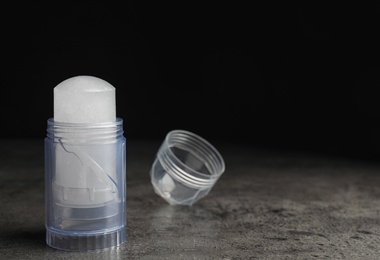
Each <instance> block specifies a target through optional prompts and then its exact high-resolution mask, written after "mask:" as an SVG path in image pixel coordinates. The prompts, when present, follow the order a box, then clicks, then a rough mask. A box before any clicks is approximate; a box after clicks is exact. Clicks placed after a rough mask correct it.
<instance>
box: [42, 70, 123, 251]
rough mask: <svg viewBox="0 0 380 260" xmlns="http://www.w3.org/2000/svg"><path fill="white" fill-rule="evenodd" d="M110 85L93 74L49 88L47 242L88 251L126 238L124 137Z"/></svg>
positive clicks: (112, 88)
mask: <svg viewBox="0 0 380 260" xmlns="http://www.w3.org/2000/svg"><path fill="white" fill-rule="evenodd" d="M123 134H124V132H123V120H122V119H121V118H118V117H116V102H115V88H114V87H113V86H112V85H111V84H109V83H108V82H106V81H104V80H102V79H99V78H96V77H92V76H76V77H72V78H69V79H67V80H65V81H63V82H61V83H60V84H58V85H57V86H56V87H55V88H54V117H53V118H49V119H48V121H47V136H46V138H45V225H46V243H47V244H48V245H49V246H51V247H53V248H56V249H61V250H67V251H91V250H100V249H105V248H110V247H114V246H118V245H120V244H122V243H123V242H124V241H125V239H126V140H125V138H124V135H123Z"/></svg>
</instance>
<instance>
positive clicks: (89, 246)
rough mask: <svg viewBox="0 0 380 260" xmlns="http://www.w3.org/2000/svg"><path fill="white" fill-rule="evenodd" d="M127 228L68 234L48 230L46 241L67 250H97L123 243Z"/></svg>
mask: <svg viewBox="0 0 380 260" xmlns="http://www.w3.org/2000/svg"><path fill="white" fill-rule="evenodd" d="M125 240H126V230H125V228H124V227H123V228H121V229H118V230H115V231H112V232H107V233H95V234H85V235H82V234H78V235H68V234H66V233H61V232H57V231H55V230H49V229H47V230H46V243H47V244H48V245H49V246H51V247H53V248H55V249H59V250H65V251H95V250H102V249H106V248H111V247H115V246H119V245H121V244H123V243H124V242H125Z"/></svg>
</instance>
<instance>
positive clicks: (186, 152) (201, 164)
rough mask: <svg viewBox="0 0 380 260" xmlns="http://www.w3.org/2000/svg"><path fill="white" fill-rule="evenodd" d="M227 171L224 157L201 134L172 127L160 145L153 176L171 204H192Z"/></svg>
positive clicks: (152, 171) (156, 185) (158, 187)
mask: <svg viewBox="0 0 380 260" xmlns="http://www.w3.org/2000/svg"><path fill="white" fill-rule="evenodd" d="M224 170H225V164H224V160H223V157H222V156H221V154H220V153H219V152H218V150H217V149H216V148H215V147H214V146H212V145H211V144H210V143H209V142H208V141H206V140H205V139H203V138H202V137H200V136H198V135H196V134H194V133H191V132H189V131H185V130H173V131H171V132H169V133H168V134H167V135H166V138H165V140H164V141H163V143H162V144H161V146H160V148H159V150H158V152H157V155H156V158H155V161H154V163H153V165H152V168H151V171H150V176H151V181H152V185H153V188H154V190H155V192H156V193H157V194H158V195H159V196H161V197H162V198H163V199H164V200H166V201H167V202H168V203H169V204H171V205H189V206H190V205H193V204H194V203H196V202H197V201H199V200H200V199H202V198H203V197H205V196H206V195H207V194H208V193H209V192H210V190H211V189H212V187H213V186H214V184H215V183H216V182H217V180H218V179H219V178H220V176H221V175H222V174H223V172H224Z"/></svg>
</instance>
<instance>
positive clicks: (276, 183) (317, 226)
mask: <svg viewBox="0 0 380 260" xmlns="http://www.w3.org/2000/svg"><path fill="white" fill-rule="evenodd" d="M127 142H128V143H127V162H128V165H127V182H128V183H127V189H128V190H127V194H128V195H127V196H128V197H127V202H128V205H127V207H128V208H127V209H128V213H127V222H128V223H127V226H128V227H127V242H126V243H125V244H124V245H122V246H121V247H119V248H116V249H110V250H105V251H101V252H87V253H71V252H61V251H57V250H54V249H51V248H49V247H48V246H46V245H45V229H44V166H43V163H44V162H43V157H44V154H43V140H1V141H0V207H1V210H0V259H316V258H322V259H379V258H380V164H376V163H374V162H372V163H368V162H367V163H366V162H358V161H349V160H344V159H337V158H335V159H334V158H326V157H322V156H316V155H311V154H310V155H308V154H296V153H281V152H277V153H272V152H265V151H258V150H251V149H249V148H248V147H241V146H236V145H231V144H215V146H216V147H217V148H218V149H219V151H220V152H221V153H222V155H223V156H224V159H225V161H226V167H227V168H226V172H225V173H224V175H223V176H222V177H221V179H220V180H219V181H218V182H217V183H216V185H215V187H214V188H213V189H212V191H211V192H210V194H209V195H208V196H207V197H205V198H204V199H202V200H201V201H199V202H198V203H197V204H195V205H193V206H192V207H187V206H170V205H168V204H167V203H166V202H165V201H164V200H163V199H161V198H160V197H158V196H157V195H156V194H155V193H154V191H153V188H152V186H151V184H150V179H149V169H150V165H151V163H152V162H153V159H154V155H155V153H156V151H157V149H158V146H159V143H158V142H144V141H138V140H134V141H127Z"/></svg>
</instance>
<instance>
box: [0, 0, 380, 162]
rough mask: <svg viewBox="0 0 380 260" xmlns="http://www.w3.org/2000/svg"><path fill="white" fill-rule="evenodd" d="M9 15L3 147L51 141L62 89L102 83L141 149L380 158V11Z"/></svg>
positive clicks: (169, 6)
mask: <svg viewBox="0 0 380 260" xmlns="http://www.w3.org/2000/svg"><path fill="white" fill-rule="evenodd" d="M246 2H247V3H248V2H251V1H246ZM205 3H207V4H205ZM1 13H2V15H1V17H2V18H1V20H2V21H1V24H2V32H1V34H2V38H1V39H2V40H1V41H2V45H3V47H2V58H1V60H2V68H1V74H2V77H1V78H2V84H1V94H0V102H1V107H0V108H1V110H0V116H1V122H2V124H1V130H0V131H1V132H0V133H1V137H2V138H41V139H43V138H44V137H45V130H46V120H47V119H48V118H49V117H52V116H53V114H52V113H53V88H54V87H55V86H56V85H57V84H59V83H60V82H61V81H63V80H65V79H67V78H69V77H72V76H77V75H92V76H97V77H100V78H102V79H104V80H106V81H108V82H109V83H111V84H112V85H113V86H115V88H116V94H117V114H118V116H119V117H122V118H123V119H124V122H125V126H124V130H125V136H126V137H127V138H129V139H140V138H152V139H162V138H163V137H164V135H165V134H166V133H167V132H168V131H170V130H172V129H185V130H189V131H193V132H195V133H198V134H199V135H201V136H203V137H205V138H206V139H208V140H209V141H211V142H214V141H215V142H216V141H218V142H219V141H228V142H235V143H238V144H242V145H243V144H247V145H254V146H257V147H265V148H270V149H279V150H280V149H281V150H282V149H285V150H301V151H316V152H323V153H327V154H334V155H339V156H348V157H358V158H359V157H360V158H369V159H374V160H378V159H377V158H378V157H379V156H380V152H379V151H380V150H379V147H380V127H379V126H377V125H378V121H379V114H380V113H379V111H380V109H379V106H380V103H379V101H378V100H379V96H378V94H377V89H378V87H379V82H380V67H379V59H378V58H379V56H378V53H377V51H378V49H379V46H380V45H379V43H380V42H379V40H378V35H379V31H380V27H379V21H380V5H379V4H372V5H371V4H367V5H365V4H361V5H360V4H358V3H355V4H347V3H345V4H330V3H329V4H326V3H325V4H297V5H295V4H284V3H282V4H281V3H280V4H273V3H268V4H265V3H264V4H257V3H254V4H252V3H251V4H250V5H248V4H242V3H239V2H235V1H234V2H230V3H225V4H222V3H221V2H215V4H211V2H201V3H193V2H168V3H162V1H156V2H151V3H146V2H144V1H132V2H129V3H124V4H120V3H119V4H115V3H108V4H105V3H101V2H98V3H92V2H90V1H87V2H86V1H84V2H83V1H82V2H81V3H77V4H61V5H57V4H54V5H51V4H50V5H30V6H27V5H24V4H7V5H4V6H2V11H1Z"/></svg>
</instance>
